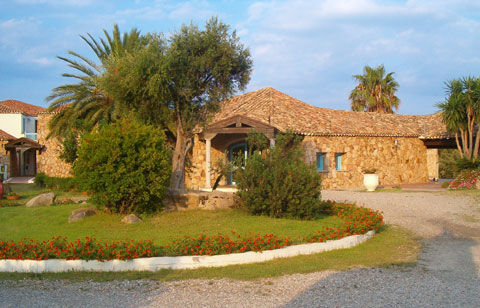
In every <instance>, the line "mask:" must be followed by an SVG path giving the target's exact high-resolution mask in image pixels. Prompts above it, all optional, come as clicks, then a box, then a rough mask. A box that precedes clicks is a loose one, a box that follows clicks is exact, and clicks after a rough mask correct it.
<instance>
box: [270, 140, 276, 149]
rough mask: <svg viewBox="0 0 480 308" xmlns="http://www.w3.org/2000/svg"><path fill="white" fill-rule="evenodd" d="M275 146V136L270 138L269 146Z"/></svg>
mask: <svg viewBox="0 0 480 308" xmlns="http://www.w3.org/2000/svg"><path fill="white" fill-rule="evenodd" d="M274 146H275V138H270V147H271V148H273V147H274Z"/></svg>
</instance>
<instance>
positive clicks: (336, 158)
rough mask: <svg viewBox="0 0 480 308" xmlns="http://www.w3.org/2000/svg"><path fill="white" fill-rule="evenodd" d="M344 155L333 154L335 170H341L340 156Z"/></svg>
mask: <svg viewBox="0 0 480 308" xmlns="http://www.w3.org/2000/svg"><path fill="white" fill-rule="evenodd" d="M343 154H344V153H335V170H337V171H339V170H342V156H343Z"/></svg>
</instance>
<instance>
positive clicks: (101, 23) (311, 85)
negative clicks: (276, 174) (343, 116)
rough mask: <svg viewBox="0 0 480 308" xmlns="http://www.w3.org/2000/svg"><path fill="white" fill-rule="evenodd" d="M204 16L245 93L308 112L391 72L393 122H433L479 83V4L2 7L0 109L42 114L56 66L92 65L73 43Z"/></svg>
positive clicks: (75, 1)
mask: <svg viewBox="0 0 480 308" xmlns="http://www.w3.org/2000/svg"><path fill="white" fill-rule="evenodd" d="M212 16H217V17H218V18H219V19H220V20H221V21H223V22H224V23H227V24H229V25H230V26H231V29H232V30H236V32H237V35H238V36H239V37H240V41H241V42H242V43H243V44H244V45H245V46H246V47H248V48H249V49H250V52H251V56H252V59H253V67H254V70H253V72H252V75H251V80H250V83H249V84H248V86H247V89H246V91H245V92H250V91H254V90H257V89H261V88H264V87H268V86H270V87H273V88H275V89H277V90H279V91H282V92H284V93H286V94H288V95H290V96H293V97H295V98H297V99H300V100H302V101H304V102H307V103H309V104H311V105H314V106H318V107H325V108H334V109H350V102H349V100H348V95H349V93H350V91H351V90H352V89H353V88H354V87H355V85H356V82H355V80H354V78H353V75H357V74H362V70H363V68H364V67H365V66H366V65H369V66H372V67H375V66H377V65H380V64H383V65H384V66H385V69H386V71H387V72H394V78H395V79H396V80H397V82H398V83H399V85H400V86H399V90H398V92H397V96H398V97H399V98H400V100H401V104H400V108H399V110H398V113H401V114H431V113H434V112H437V111H438V110H437V107H435V105H436V104H437V103H439V102H442V101H443V100H445V85H444V83H445V82H446V81H448V80H451V79H453V78H461V77H465V76H479V75H480V39H479V35H480V1H471V0H470V1H469V0H445V1H442V0H412V1H393V0H392V1H388V0H384V1H375V0H318V1H315V0H312V1H301V0H290V1H275V0H273V1H260V0H258V1H254V0H242V1H234V0H217V1H213V0H211V1H207V0H204V1H202V0H198V1H195V0H193V1H168V0H151V1H147V0H137V1H119V0H110V1H103V0H0V100H5V99H16V100H20V101H24V102H26V103H30V104H35V105H40V106H43V107H47V106H48V102H47V101H46V100H45V98H46V97H47V96H48V95H49V94H50V93H51V91H52V89H53V88H55V87H57V86H60V85H62V84H66V83H69V82H71V81H70V80H68V78H65V77H61V74H62V73H65V72H70V70H69V68H68V67H67V65H66V63H65V62H63V61H61V60H59V59H57V56H67V55H68V54H67V51H68V50H73V51H75V52H78V53H80V54H82V55H84V56H87V57H88V58H90V59H95V56H94V54H93V53H92V52H91V50H90V49H89V47H88V45H87V44H86V43H85V42H84V41H83V40H82V39H81V38H80V35H86V34H87V33H89V34H91V35H92V36H93V37H94V38H100V37H104V34H103V29H105V30H107V31H108V32H110V33H111V32H112V29H113V24H118V25H119V27H120V30H121V31H122V32H129V31H130V29H131V28H137V29H138V30H140V31H141V33H143V34H146V33H148V32H156V33H164V34H165V35H167V36H168V34H170V33H173V32H175V31H177V30H178V29H179V28H180V27H181V26H182V24H188V23H190V22H193V23H194V24H198V25H199V26H200V27H201V26H202V25H204V24H205V22H206V21H207V20H208V19H209V18H210V17H212Z"/></svg>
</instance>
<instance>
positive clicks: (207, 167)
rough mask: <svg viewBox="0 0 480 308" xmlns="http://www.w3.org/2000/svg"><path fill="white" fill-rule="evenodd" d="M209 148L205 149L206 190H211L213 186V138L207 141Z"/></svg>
mask: <svg viewBox="0 0 480 308" xmlns="http://www.w3.org/2000/svg"><path fill="white" fill-rule="evenodd" d="M205 141H206V144H207V147H206V149H205V157H206V164H205V188H211V187H212V184H211V181H210V169H211V158H210V157H211V155H210V154H211V149H212V138H207V139H205Z"/></svg>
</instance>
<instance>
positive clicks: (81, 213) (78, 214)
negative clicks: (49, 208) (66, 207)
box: [68, 208, 97, 223]
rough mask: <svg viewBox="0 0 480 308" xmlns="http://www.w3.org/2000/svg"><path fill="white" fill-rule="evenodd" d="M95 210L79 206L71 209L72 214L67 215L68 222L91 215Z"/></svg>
mask: <svg viewBox="0 0 480 308" xmlns="http://www.w3.org/2000/svg"><path fill="white" fill-rule="evenodd" d="M96 213H97V212H96V211H95V210H94V209H89V208H81V209H76V210H73V211H72V216H70V217H68V222H69V223H71V222H74V221H80V220H82V219H84V218H85V217H88V216H93V215H95V214H96Z"/></svg>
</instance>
